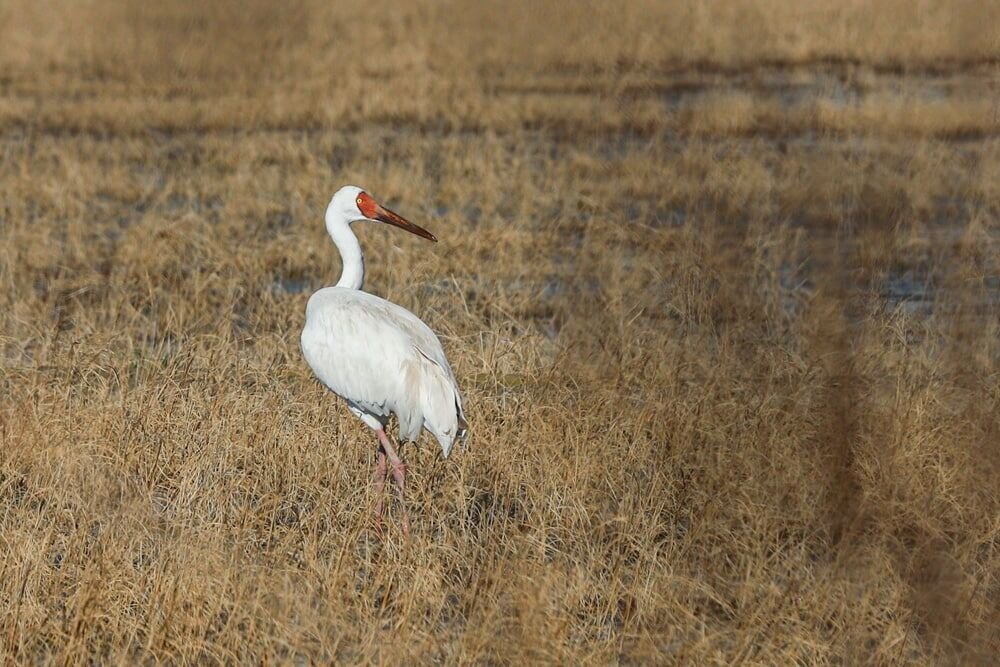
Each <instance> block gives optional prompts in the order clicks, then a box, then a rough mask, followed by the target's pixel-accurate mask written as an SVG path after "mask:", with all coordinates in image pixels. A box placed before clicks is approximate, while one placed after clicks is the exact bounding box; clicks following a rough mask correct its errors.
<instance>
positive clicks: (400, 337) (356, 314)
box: [300, 185, 468, 537]
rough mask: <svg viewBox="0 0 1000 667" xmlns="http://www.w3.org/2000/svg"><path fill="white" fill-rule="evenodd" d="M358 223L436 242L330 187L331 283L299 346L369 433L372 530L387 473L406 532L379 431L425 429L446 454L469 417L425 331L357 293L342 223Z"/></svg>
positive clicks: (355, 264)
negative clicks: (334, 257) (336, 269)
mask: <svg viewBox="0 0 1000 667" xmlns="http://www.w3.org/2000/svg"><path fill="white" fill-rule="evenodd" d="M363 221H367V222H382V223H385V224H388V225H393V226H395V227H399V228H400V229H404V230H406V231H408V232H411V233H413V234H416V235H417V236H420V237H421V238H424V239H427V240H429V241H433V242H437V238H436V237H435V236H434V235H433V234H431V233H430V232H429V231H427V230H426V229H424V228H423V227H420V226H418V225H416V224H414V223H412V222H410V221H409V220H407V219H406V218H404V217H402V216H401V215H399V214H397V213H394V212H392V211H390V210H389V209H387V208H385V207H384V206H382V205H381V204H379V203H378V202H376V201H375V199H373V198H372V197H371V195H369V194H368V193H367V192H365V191H364V190H363V189H362V188H360V187H357V186H354V185H346V186H344V187H342V188H340V189H339V190H337V192H336V193H335V194H334V195H333V197H332V198H331V199H330V203H329V205H328V206H327V208H326V215H325V222H326V231H327V233H329V235H330V237H331V238H332V239H333V242H334V244H335V245H336V246H337V250H338V251H339V252H340V259H341V262H342V265H343V267H342V270H341V275H340V280H338V281H337V284H336V285H334V286H333V287H324V288H323V289H320V290H318V291H317V292H315V293H314V294H312V296H310V297H309V301H308V303H307V304H306V318H305V325H304V326H303V328H302V335H301V338H300V343H301V347H302V355H303V357H305V360H306V363H308V365H309V367H310V368H311V369H312V371H313V373H314V374H315V376H316V377H317V378H318V379H319V381H320V382H321V383H322V384H323V385H325V386H326V387H327V388H328V389H329V390H330V391H332V392H333V393H334V394H336V395H337V396H339V397H340V398H342V399H344V401H346V402H347V407H348V409H349V410H350V411H351V412H352V413H353V414H354V415H355V416H356V417H358V418H359V419H360V420H361V421H362V422H363V423H364V424H365V425H366V426H368V428H370V429H371V430H372V431H374V432H375V439H376V441H377V444H378V450H377V460H376V464H375V472H374V474H373V476H372V482H373V485H374V489H375V506H374V508H373V513H374V515H375V524H376V527H377V528H378V529H381V522H382V511H383V497H384V488H385V483H386V480H387V478H388V476H389V472H390V471H391V473H392V478H393V482H394V483H395V486H396V490H397V492H398V495H399V502H400V505H401V508H402V512H401V514H402V518H401V521H400V524H401V528H402V531H403V534H404V536H407V537H408V536H409V532H410V529H409V516H408V514H407V511H406V501H405V498H404V488H405V485H406V464H405V463H404V462H403V460H402V459H401V458H400V456H399V452H397V450H396V448H395V447H394V446H393V444H392V442H391V440H390V438H389V436H388V435H387V434H386V427H387V426H388V423H389V419H390V417H391V416H392V415H395V416H396V420H397V422H398V424H399V438H398V440H399V442H400V443H403V442H415V441H416V440H417V438H418V436H419V435H420V434H421V432H422V431H423V430H427V431H428V432H429V433H430V434H431V435H433V436H434V438H436V439H437V441H438V443H439V444H440V445H441V452H442V454H443V455H444V457H445V458H447V457H448V454H449V453H450V452H451V450H452V447H453V446H454V444H455V443H456V441H464V440H465V437H466V434H467V433H468V422H467V421H466V419H465V413H464V411H463V408H462V395H461V393H460V391H459V387H458V382H457V381H456V380H455V374H454V373H453V372H452V370H451V366H450V365H449V364H448V359H447V358H446V357H445V353H444V349H443V348H442V347H441V341H440V340H438V337H437V336H436V335H435V334H434V332H433V331H432V330H431V328H430V327H428V326H427V325H426V324H425V323H424V322H423V321H422V320H421V319H420V318H418V317H417V316H416V315H414V314H413V313H411V312H410V311H408V310H407V309H405V308H403V307H402V306H399V305H397V304H395V303H392V302H391V301H388V300H386V299H383V298H381V297H379V296H376V295H374V294H370V293H368V292H365V291H363V290H362V286H363V283H364V277H365V266H364V255H363V254H362V252H361V244H360V243H359V242H358V237H357V236H356V235H355V234H354V231H353V230H352V229H351V224H352V223H355V222H363Z"/></svg>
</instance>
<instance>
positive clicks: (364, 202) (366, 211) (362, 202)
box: [358, 192, 379, 220]
mask: <svg viewBox="0 0 1000 667" xmlns="http://www.w3.org/2000/svg"><path fill="white" fill-rule="evenodd" d="M378 208H379V207H378V204H376V203H375V200H374V199H372V198H371V197H369V196H368V193H367V192H362V193H361V194H359V195H358V210H359V211H361V214H362V215H363V216H365V217H366V218H368V219H369V220H375V219H376V216H377V215H378Z"/></svg>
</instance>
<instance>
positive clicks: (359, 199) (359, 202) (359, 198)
mask: <svg viewBox="0 0 1000 667" xmlns="http://www.w3.org/2000/svg"><path fill="white" fill-rule="evenodd" d="M358 206H361V197H358Z"/></svg>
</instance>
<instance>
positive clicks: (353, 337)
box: [302, 287, 461, 422]
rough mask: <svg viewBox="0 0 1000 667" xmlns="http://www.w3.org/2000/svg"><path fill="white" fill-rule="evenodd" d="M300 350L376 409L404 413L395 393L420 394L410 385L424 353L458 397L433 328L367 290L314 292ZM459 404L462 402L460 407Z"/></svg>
mask: <svg viewBox="0 0 1000 667" xmlns="http://www.w3.org/2000/svg"><path fill="white" fill-rule="evenodd" d="M302 351H303V354H304V355H305V357H306V360H307V361H308V363H309V365H310V366H311V367H312V369H313V371H314V372H315V373H316V375H317V377H319V379H320V380H321V381H322V382H323V383H324V384H325V385H326V386H328V387H329V388H330V389H331V390H333V391H334V392H335V393H337V394H339V395H340V396H343V397H344V398H346V399H348V400H350V401H353V402H355V403H357V404H359V405H361V406H362V407H363V408H365V409H366V410H370V411H373V412H374V413H375V414H379V415H387V414H388V412H389V410H392V411H396V413H397V416H399V417H400V421H401V422H402V421H404V420H405V419H406V415H404V414H400V412H399V410H401V409H404V408H405V406H403V405H402V401H401V400H400V401H395V402H396V403H397V404H396V405H389V404H388V403H387V399H388V400H393V398H395V397H399V398H400V399H401V398H402V397H404V396H416V395H417V394H418V392H417V391H414V387H408V386H406V385H407V384H408V383H412V382H413V381H415V379H416V378H417V377H418V375H417V374H415V373H414V371H415V370H416V369H417V368H419V366H420V365H421V364H422V363H423V360H424V359H426V360H428V361H430V362H432V363H433V364H435V365H436V366H438V367H439V368H440V369H441V371H442V372H443V374H444V376H445V378H446V379H447V381H448V383H449V384H450V385H451V390H452V392H453V393H454V394H455V396H456V402H458V404H459V406H461V399H460V398H459V397H458V384H457V383H456V382H455V376H454V374H453V373H452V371H451V367H450V366H449V365H448V360H447V359H446V358H445V356H444V350H443V349H442V347H441V343H440V341H439V340H438V338H437V336H435V335H434V332H433V331H431V329H430V328H429V327H428V326H427V325H426V324H424V323H423V322H422V321H421V320H420V319H419V318H418V317H417V316H416V315H414V314H413V313H411V312H410V311H408V310H406V309H405V308H402V307H401V306H397V305H396V304H394V303H391V302H389V301H386V300H385V299H382V298H380V297H377V296H375V295H372V294H368V293H366V292H361V291H359V290H349V289H343V288H337V287H331V288H326V289H323V290H320V291H319V292H316V294H314V295H313V296H312V298H310V300H309V305H308V306H307V308H306V326H305V328H304V329H303V332H302ZM460 409H461V408H460V407H459V410H460Z"/></svg>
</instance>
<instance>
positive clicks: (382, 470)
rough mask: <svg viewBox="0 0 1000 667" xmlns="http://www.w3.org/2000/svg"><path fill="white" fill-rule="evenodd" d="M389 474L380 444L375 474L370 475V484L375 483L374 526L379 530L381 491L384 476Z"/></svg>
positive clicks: (381, 504) (383, 486) (380, 526)
mask: <svg viewBox="0 0 1000 667" xmlns="http://www.w3.org/2000/svg"><path fill="white" fill-rule="evenodd" d="M388 474H389V470H388V468H387V467H386V463H385V450H384V449H382V445H381V444H380V445H379V448H378V461H377V462H376V463H375V474H374V475H372V484H374V485H375V528H376V529H378V530H381V528H382V507H383V505H384V503H383V492H384V491H385V478H386V476H387V475H388Z"/></svg>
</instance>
